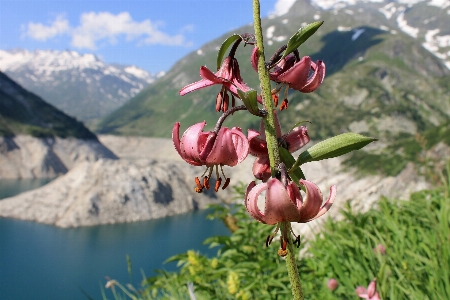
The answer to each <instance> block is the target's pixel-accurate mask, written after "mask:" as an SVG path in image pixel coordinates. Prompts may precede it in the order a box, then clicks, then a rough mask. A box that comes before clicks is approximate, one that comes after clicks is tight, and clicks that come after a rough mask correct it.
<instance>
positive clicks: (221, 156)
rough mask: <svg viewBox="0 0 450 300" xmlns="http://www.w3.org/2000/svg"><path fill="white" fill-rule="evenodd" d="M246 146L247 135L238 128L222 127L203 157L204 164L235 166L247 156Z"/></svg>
mask: <svg viewBox="0 0 450 300" xmlns="http://www.w3.org/2000/svg"><path fill="white" fill-rule="evenodd" d="M248 148H249V147H248V140H247V137H246V136H245V134H243V133H242V131H241V130H240V129H238V128H233V129H228V128H226V127H222V128H221V129H220V131H219V134H218V135H217V138H216V141H215V143H214V145H213V147H212V149H211V152H210V153H209V154H208V156H207V157H206V159H205V161H206V165H207V166H212V165H227V166H235V165H237V164H238V163H240V162H241V161H243V160H244V159H245V158H246V157H247V154H248Z"/></svg>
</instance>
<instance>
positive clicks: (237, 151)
mask: <svg viewBox="0 0 450 300" xmlns="http://www.w3.org/2000/svg"><path fill="white" fill-rule="evenodd" d="M205 125H206V122H201V123H197V124H194V125H192V126H191V127H189V128H188V129H187V130H186V131H185V132H184V134H183V136H182V137H181V139H180V123H179V122H176V123H175V125H174V126H173V130H172V140H173V143H174V146H175V149H176V150H177V152H178V154H179V155H180V156H181V158H183V159H184V160H185V161H186V162H187V163H189V164H191V165H193V166H206V167H207V169H206V171H205V173H204V174H203V175H205V174H206V173H207V172H208V171H209V173H208V175H207V176H206V177H205V178H204V180H203V184H202V183H201V182H200V180H199V179H198V177H196V178H195V179H196V185H197V187H196V191H197V192H202V190H203V188H206V189H208V188H209V180H210V178H211V174H212V172H213V169H214V167H216V176H217V182H216V188H215V189H216V191H217V190H218V188H219V187H220V184H221V181H222V178H221V177H220V175H219V170H218V169H219V167H220V169H221V171H222V174H223V176H224V177H225V183H224V186H223V187H222V189H224V188H226V187H227V186H228V184H229V181H230V178H227V177H226V176H225V174H224V173H223V170H222V166H224V165H227V166H235V165H237V164H238V163H240V162H242V161H243V160H244V159H245V158H246V157H247V154H248V149H249V145H248V139H247V137H246V136H245V134H243V133H242V130H241V129H240V128H238V127H233V128H231V129H229V128H227V127H222V128H220V130H219V131H218V133H216V132H215V131H210V132H203V128H204V127H205ZM203 175H202V176H203Z"/></svg>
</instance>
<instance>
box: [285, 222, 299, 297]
mask: <svg viewBox="0 0 450 300" xmlns="http://www.w3.org/2000/svg"><path fill="white" fill-rule="evenodd" d="M281 226H282V230H283V229H284V230H287V232H288V238H289V242H288V243H287V247H286V249H287V255H286V256H285V257H284V258H285V261H286V268H287V271H288V274H289V280H290V281H291V290H292V296H293V299H294V300H303V299H304V296H303V289H302V284H301V283H300V274H299V273H298V268H297V261H296V259H295V251H294V245H293V241H292V238H291V234H290V232H291V223H290V222H283V223H282V225H281ZM283 227H284V228H283Z"/></svg>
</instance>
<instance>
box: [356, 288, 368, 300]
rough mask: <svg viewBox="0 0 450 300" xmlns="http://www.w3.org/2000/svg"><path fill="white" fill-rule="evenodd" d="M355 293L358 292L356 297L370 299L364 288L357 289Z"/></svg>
mask: <svg viewBox="0 0 450 300" xmlns="http://www.w3.org/2000/svg"><path fill="white" fill-rule="evenodd" d="M355 292H356V295H358V296H359V297H361V298H366V299H367V298H368V295H367V289H366V288H365V287H363V286H358V287H357V288H356V291H355Z"/></svg>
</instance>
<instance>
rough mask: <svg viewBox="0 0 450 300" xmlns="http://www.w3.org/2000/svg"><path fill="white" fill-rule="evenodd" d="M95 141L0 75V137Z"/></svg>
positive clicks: (72, 121)
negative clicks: (68, 138)
mask: <svg viewBox="0 0 450 300" xmlns="http://www.w3.org/2000/svg"><path fill="white" fill-rule="evenodd" d="M18 134H26V135H31V136H35V137H50V136H58V137H63V138H66V137H75V138H80V139H97V137H96V136H95V134H93V133H92V132H91V131H89V130H88V129H87V128H86V127H85V126H84V125H83V123H81V122H79V121H77V120H76V119H74V118H72V117H69V116H68V115H66V114H64V113H63V112H61V111H60V110H58V109H56V108H55V107H54V106H52V105H50V104H48V103H47V102H45V101H44V100H42V99H41V98H39V97H38V96H36V95H35V94H33V93H30V92H28V91H26V90H25V89H23V88H22V87H21V86H19V85H18V84H16V83H15V82H14V81H12V80H11V79H10V78H9V77H8V76H6V75H5V74H3V73H1V72H0V136H6V137H11V136H14V135H18Z"/></svg>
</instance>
